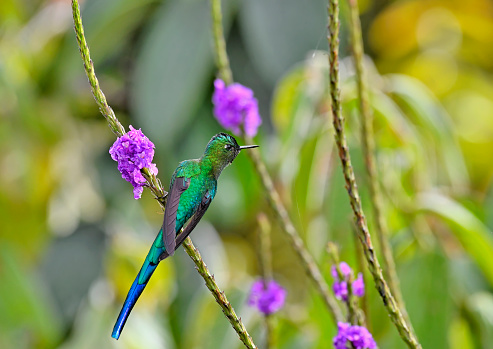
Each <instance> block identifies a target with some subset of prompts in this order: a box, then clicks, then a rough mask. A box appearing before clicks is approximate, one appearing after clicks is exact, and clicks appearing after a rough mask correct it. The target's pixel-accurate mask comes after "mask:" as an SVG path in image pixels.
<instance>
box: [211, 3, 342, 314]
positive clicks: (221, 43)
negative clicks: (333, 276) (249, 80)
mask: <svg viewBox="0 0 493 349" xmlns="http://www.w3.org/2000/svg"><path fill="white" fill-rule="evenodd" d="M211 16H212V26H213V28H212V32H213V34H214V52H215V56H216V64H217V69H218V71H219V76H220V77H221V78H222V79H223V81H224V82H225V83H226V85H228V84H231V83H232V82H233V77H232V74H231V68H230V66H229V60H228V54H227V52H226V44H225V40H224V32H223V28H222V20H221V18H222V15H221V1H220V0H211ZM219 27H220V28H219ZM243 138H244V141H245V144H253V143H252V139H251V138H249V137H246V136H245V137H243ZM248 156H249V157H250V159H251V160H252V162H253V167H254V168H255V170H256V171H257V174H258V175H259V177H260V178H261V181H262V184H263V186H264V191H265V195H266V197H267V201H268V202H269V204H270V206H271V207H272V209H273V210H274V212H275V213H276V216H277V217H278V219H279V221H280V223H281V228H282V230H283V231H284V232H285V233H286V234H287V235H288V237H289V238H290V242H291V245H292V246H293V248H294V250H295V251H296V252H297V254H298V256H299V257H300V258H301V263H302V264H303V266H304V268H305V270H306V272H307V274H308V276H309V277H310V278H311V279H312V280H313V281H314V282H315V285H316V287H317V290H318V291H319V292H320V294H321V295H322V298H323V299H324V302H325V304H326V305H327V307H328V309H329V312H330V313H331V315H332V317H333V319H334V321H336V322H337V321H342V319H343V317H342V314H341V310H340V309H339V306H338V305H337V302H336V300H335V298H334V296H333V295H332V293H331V292H330V290H329V288H328V287H327V283H326V282H325V279H324V277H323V276H322V273H321V271H320V269H319V268H318V266H317V264H316V263H315V260H314V259H313V257H312V255H311V254H310V253H309V252H308V250H307V249H306V247H305V244H304V242H303V240H302V239H301V237H300V236H299V234H298V232H297V230H296V228H295V227H294V225H293V223H292V222H291V219H290V218H289V215H288V213H287V211H286V209H285V208H284V205H283V204H282V201H281V198H280V197H279V194H278V193H277V191H276V190H275V188H274V184H273V182H272V179H271V177H270V176H269V173H268V172H267V168H266V167H265V164H264V163H263V162H262V160H261V159H260V156H259V154H258V153H257V152H256V151H250V152H248Z"/></svg>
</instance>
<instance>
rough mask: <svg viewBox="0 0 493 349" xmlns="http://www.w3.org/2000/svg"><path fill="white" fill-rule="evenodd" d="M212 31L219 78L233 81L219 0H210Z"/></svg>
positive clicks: (226, 81) (227, 81)
mask: <svg viewBox="0 0 493 349" xmlns="http://www.w3.org/2000/svg"><path fill="white" fill-rule="evenodd" d="M211 17H212V33H213V36H214V47H215V48H216V49H215V50H214V55H215V59H216V65H217V69H218V71H219V78H221V80H223V81H224V83H225V84H226V85H229V84H231V83H233V74H232V73H231V68H230V66H229V59H228V54H227V52H226V40H225V39H224V30H223V15H222V11H221V0H211Z"/></svg>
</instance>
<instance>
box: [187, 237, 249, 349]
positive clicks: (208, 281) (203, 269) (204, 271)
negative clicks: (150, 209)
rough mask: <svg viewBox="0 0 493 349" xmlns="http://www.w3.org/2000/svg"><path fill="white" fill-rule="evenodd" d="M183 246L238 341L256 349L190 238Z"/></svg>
mask: <svg viewBox="0 0 493 349" xmlns="http://www.w3.org/2000/svg"><path fill="white" fill-rule="evenodd" d="M183 246H184V247H185V251H187V253H188V255H189V256H190V258H192V260H193V262H194V263H195V266H196V268H197V271H198V272H199V274H200V275H201V276H202V278H203V279H204V281H205V285H206V286H207V288H208V289H209V291H211V293H212V295H213V296H214V298H215V299H216V302H217V304H219V305H220V306H221V309H222V310H223V313H224V315H226V317H227V318H228V320H229V322H230V323H231V326H233V328H234V329H235V331H236V333H238V337H240V340H241V341H242V342H243V344H245V347H247V348H257V346H256V345H255V344H254V343H253V340H252V337H250V335H249V334H248V332H247V330H246V328H245V325H243V322H242V321H241V318H238V316H237V315H236V313H235V310H234V309H233V307H232V306H231V303H229V301H228V299H227V298H226V296H225V295H224V292H223V291H221V290H220V289H219V287H218V286H217V284H216V280H215V279H214V275H212V274H211V273H210V271H209V269H208V268H207V265H206V264H205V263H204V261H203V260H202V256H201V255H200V253H199V251H198V250H197V248H195V246H194V245H193V244H192V240H191V239H190V237H187V238H186V239H185V241H184V242H183Z"/></svg>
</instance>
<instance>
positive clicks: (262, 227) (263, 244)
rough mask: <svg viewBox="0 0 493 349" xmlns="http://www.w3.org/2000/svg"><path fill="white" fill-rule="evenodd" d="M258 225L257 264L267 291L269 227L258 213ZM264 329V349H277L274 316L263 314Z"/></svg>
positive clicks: (269, 253)
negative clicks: (258, 263) (265, 331)
mask: <svg viewBox="0 0 493 349" xmlns="http://www.w3.org/2000/svg"><path fill="white" fill-rule="evenodd" d="M257 221H258V225H259V262H260V270H261V275H262V280H263V283H264V289H267V287H268V284H269V281H271V280H272V253H271V240H270V233H271V226H270V223H269V220H268V219H267V216H266V215H265V214H263V213H259V214H258V216H257ZM264 320H265V327H266V330H267V335H266V337H267V340H266V344H265V348H266V349H274V348H276V347H277V343H276V342H277V341H276V333H275V321H276V320H275V316H274V314H265V315H264Z"/></svg>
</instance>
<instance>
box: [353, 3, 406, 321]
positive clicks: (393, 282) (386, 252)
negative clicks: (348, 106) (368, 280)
mask: <svg viewBox="0 0 493 349" xmlns="http://www.w3.org/2000/svg"><path fill="white" fill-rule="evenodd" d="M349 7H350V12H351V16H350V29H351V45H352V51H353V58H354V66H355V71H356V84H357V87H358V97H359V102H360V117H361V141H362V144H363V155H364V158H365V166H366V172H367V175H368V184H369V189H370V190H369V191H370V200H371V202H372V207H373V217H374V219H375V230H376V232H377V237H378V242H379V245H380V250H381V251H382V257H383V259H382V260H383V273H384V276H385V279H386V280H388V282H389V287H390V290H391V291H392V293H393V294H394V296H395V299H396V301H397V303H398V304H399V307H400V309H401V311H402V314H403V315H404V317H405V318H406V321H407V322H408V324H409V325H410V321H409V318H408V316H407V311H406V308H405V305H404V301H403V299H402V292H401V289H400V285H399V278H398V277H397V272H396V268H395V262H394V257H393V256H392V249H391V247H390V243H389V240H388V229H387V226H386V224H385V220H384V217H383V213H382V197H381V194H380V187H379V184H378V173H377V169H376V167H375V155H374V154H375V140H374V138H373V112H372V110H371V108H370V102H369V95H368V85H367V80H366V76H365V71H364V67H363V39H362V36H361V23H360V20H359V12H358V3H357V2H356V0H349Z"/></svg>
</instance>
